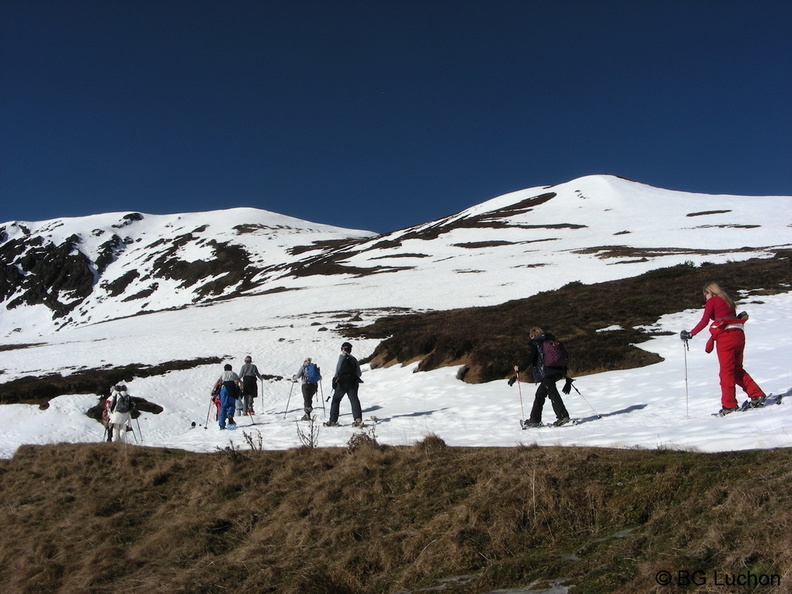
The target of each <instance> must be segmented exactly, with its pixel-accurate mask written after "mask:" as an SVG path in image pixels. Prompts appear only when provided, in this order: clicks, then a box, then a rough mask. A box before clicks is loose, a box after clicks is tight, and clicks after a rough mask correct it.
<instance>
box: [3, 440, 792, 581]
mask: <svg viewBox="0 0 792 594" xmlns="http://www.w3.org/2000/svg"><path fill="white" fill-rule="evenodd" d="M358 435H363V436H365V435H366V434H358ZM790 481H792V449H782V450H775V451H773V452H763V451H747V452H730V453H723V454H701V453H691V452H680V451H669V450H660V451H642V450H609V449H596V448H561V447H545V448H540V447H536V446H520V447H515V448H450V447H446V445H445V443H444V442H443V441H442V440H441V439H440V438H438V437H436V436H432V435H429V436H427V437H426V438H425V439H424V440H423V441H421V442H419V443H417V444H415V445H413V446H411V447H406V446H405V447H387V446H380V445H378V444H377V442H376V439H375V438H372V437H371V436H369V437H368V438H367V439H359V440H350V445H349V447H348V448H346V449H343V448H335V449H311V448H308V447H305V448H300V449H294V450H289V451H279V452H269V451H261V450H260V449H255V448H254V449H252V450H249V451H240V450H238V449H234V448H232V447H229V448H226V449H225V450H224V451H218V452H216V453H214V454H196V453H188V452H184V451H178V450H171V449H147V448H142V447H138V446H132V445H123V444H112V443H100V444H83V445H65V444H64V445H52V446H23V447H22V448H20V449H19V450H18V451H17V453H16V455H15V456H14V458H13V459H11V460H2V461H0V489H2V493H3V497H2V500H0V529H2V533H3V538H2V539H0V556H1V557H2V559H3V563H2V564H0V584H2V589H3V592H11V593H17V592H19V593H34V592H48V593H55V592H63V593H65V592H68V593H72V592H91V593H97V594H100V593H115V592H148V593H151V594H154V593H166V592H167V593H181V592H184V593H190V594H193V593H220V592H283V593H294V594H298V593H299V594H310V593H327V594H330V593H333V594H338V593H371V592H417V591H430V590H435V589H438V588H440V586H441V585H442V586H443V587H442V591H446V592H491V591H493V590H495V589H503V588H517V587H522V588H526V587H527V586H530V585H532V586H533V587H534V588H536V589H541V588H548V587H549V586H550V584H551V581H552V583H558V582H559V581H561V583H563V584H565V585H567V586H574V589H573V591H574V592H584V593H586V594H598V593H603V594H604V593H608V594H610V593H625V594H634V593H635V592H656V593H663V594H677V593H681V592H689V591H696V592H704V593H706V592H723V593H726V592H728V593H743V592H745V593H748V592H762V593H763V594H779V593H781V592H789V591H790V580H792V514H791V513H790V506H791V505H792V501H790V497H791V496H790V489H789V484H790ZM662 571H667V572H670V574H671V576H672V581H671V583H670V585H667V586H661V585H658V583H657V582H656V576H658V575H659V572H662ZM685 572H687V573H685ZM697 572H698V573H697ZM685 575H690V576H693V575H695V576H697V583H698V584H699V585H696V586H694V585H689V586H686V585H685V581H684V576H685ZM760 580H761V584H760ZM740 581H741V582H742V583H745V584H749V585H748V586H745V587H738V586H735V585H734V584H735V582H740ZM688 583H690V582H688ZM750 584H753V585H750ZM757 584H760V585H759V586H757ZM521 591H525V590H521Z"/></svg>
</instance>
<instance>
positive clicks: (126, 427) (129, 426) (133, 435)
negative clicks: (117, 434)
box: [124, 421, 138, 443]
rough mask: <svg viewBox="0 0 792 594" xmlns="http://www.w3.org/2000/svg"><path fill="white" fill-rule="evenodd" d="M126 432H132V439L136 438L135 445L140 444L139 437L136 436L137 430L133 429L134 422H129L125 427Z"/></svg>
mask: <svg viewBox="0 0 792 594" xmlns="http://www.w3.org/2000/svg"><path fill="white" fill-rule="evenodd" d="M124 431H131V432H132V437H134V438H135V443H137V442H138V438H137V435H135V430H134V429H133V428H132V422H131V421H128V422H127V425H126V426H125V427H124Z"/></svg>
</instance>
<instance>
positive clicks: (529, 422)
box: [522, 419, 542, 429]
mask: <svg viewBox="0 0 792 594" xmlns="http://www.w3.org/2000/svg"><path fill="white" fill-rule="evenodd" d="M522 426H523V429H525V428H527V427H541V426H542V421H532V420H530V419H528V420H527V421H523V424H522Z"/></svg>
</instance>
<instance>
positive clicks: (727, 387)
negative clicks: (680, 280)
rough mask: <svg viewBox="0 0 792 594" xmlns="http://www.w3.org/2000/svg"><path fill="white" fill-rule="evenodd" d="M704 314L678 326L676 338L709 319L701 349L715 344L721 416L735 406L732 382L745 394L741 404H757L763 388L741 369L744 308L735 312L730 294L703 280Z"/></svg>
mask: <svg viewBox="0 0 792 594" xmlns="http://www.w3.org/2000/svg"><path fill="white" fill-rule="evenodd" d="M703 292H704V299H705V300H706V303H705V304H704V314H703V315H702V316H701V320H700V321H699V323H698V324H696V325H695V327H694V328H693V330H691V331H690V332H687V331H686V330H682V332H681V333H680V338H682V340H690V339H691V338H693V337H694V336H695V335H696V334H698V333H699V332H701V331H702V330H703V329H704V326H706V325H707V324H708V323H709V322H710V321H711V322H712V323H711V324H710V327H709V329H710V334H711V336H710V338H709V340H708V341H707V345H706V346H705V347H704V351H705V352H707V353H711V352H712V350H713V348H714V347H717V353H718V363H719V364H720V387H721V410H720V414H721V416H723V415H727V414H729V413H731V412H734V411H735V410H737V409H738V408H739V407H738V406H737V396H736V392H737V390H736V388H735V386H740V388H742V390H743V392H745V393H746V394H747V395H748V398H749V400H747V401H746V403H745V405H744V406H759V405H761V404H763V403H764V400H765V398H766V396H765V393H764V391H763V390H762V388H760V387H759V385H758V384H757V383H756V382H755V381H754V380H753V378H752V377H751V376H750V375H748V372H747V371H745V369H743V353H744V352H745V332H744V331H743V325H744V324H745V322H747V321H748V314H747V313H745V312H742V313H740V315H737V308H736V306H735V304H734V301H733V300H732V298H731V297H729V295H728V294H727V293H726V291H724V290H723V289H721V287H720V286H719V285H718V284H717V283H714V282H710V283H707V284H706V285H704V288H703Z"/></svg>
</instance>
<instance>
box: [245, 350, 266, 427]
mask: <svg viewBox="0 0 792 594" xmlns="http://www.w3.org/2000/svg"><path fill="white" fill-rule="evenodd" d="M239 377H240V378H241V380H242V398H241V400H242V414H244V415H252V414H253V399H254V398H255V397H256V396H258V381H257V380H260V379H263V378H262V376H261V374H260V373H259V370H258V368H257V367H256V366H255V365H253V359H252V358H251V357H250V356H249V355H248V356H247V357H245V364H244V365H243V366H242V369H240V370H239Z"/></svg>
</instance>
